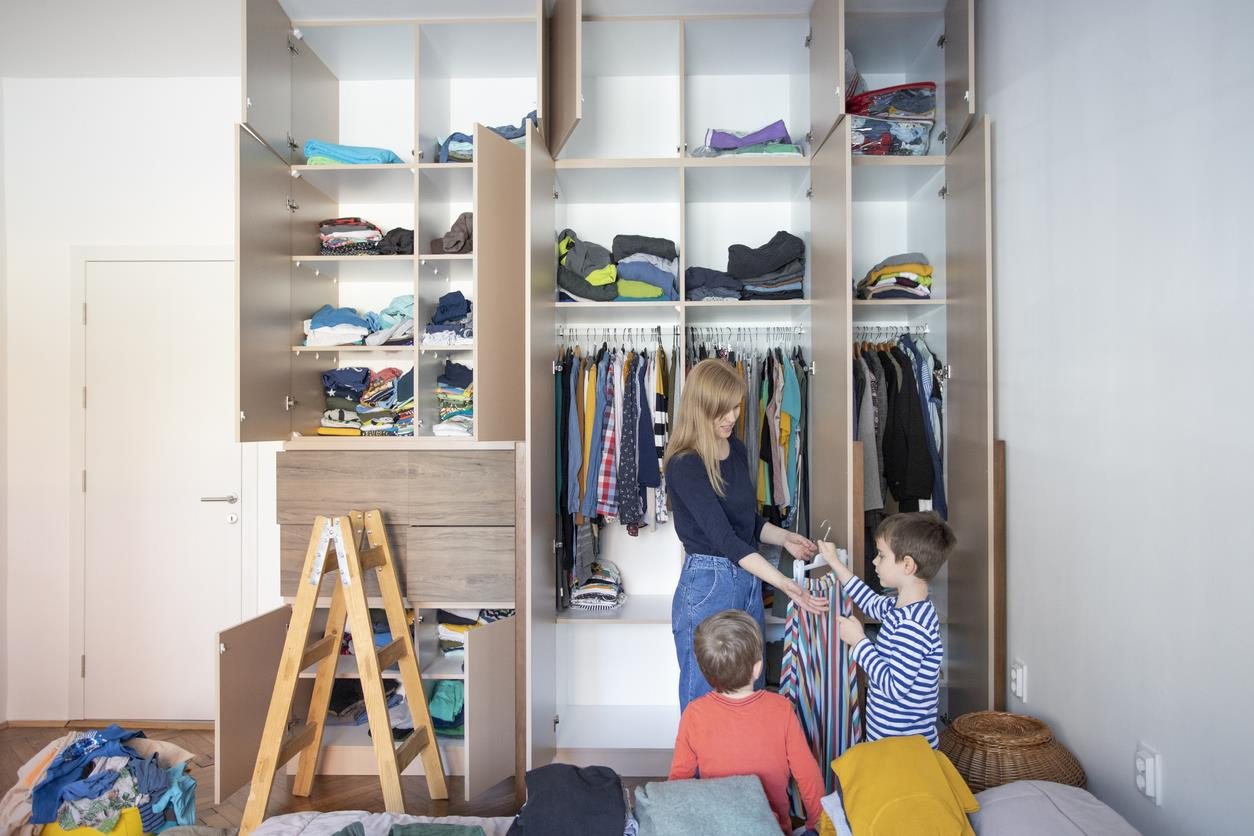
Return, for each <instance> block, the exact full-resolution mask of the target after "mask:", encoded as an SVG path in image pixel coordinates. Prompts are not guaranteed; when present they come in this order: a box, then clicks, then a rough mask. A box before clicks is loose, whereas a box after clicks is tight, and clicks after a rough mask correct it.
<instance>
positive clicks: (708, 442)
mask: <svg viewBox="0 0 1254 836" xmlns="http://www.w3.org/2000/svg"><path fill="white" fill-rule="evenodd" d="M744 399H745V382H744V379H743V378H741V376H740V375H739V374H738V373H737V372H736V369H735V368H734V367H733V366H732V365H731V364H730V363H728V362H726V361H725V360H718V359H715V358H710V359H709V360H702V361H701V362H700V363H697V365H695V366H693V368H692V371H690V372H689V373H688V378H687V380H685V381H684V391H683V394H682V395H680V400H679V414H678V415H677V416H676V417H675V431H674V432H673V433H671V440H670V444H669V445H667V447H666V457H665V459H664V460H663V462H662V466H663V469H665V467H666V465H668V464H670V461H671V459H673V458H675V457H676V456H681V455H683V454H685V453H696V454H697V455H698V456H700V457H701V462H702V464H704V465H705V472H706V475H707V476H709V477H710V485H711V486H713V488H714V492H715V493H716V494H718V495H719V496H723V495H724V493H723V492H724V490H725V489H726V485H725V484H724V482H723V474H722V473H721V472H720V471H719V466H718V463H719V457H718V441H719V439H718V436H717V435H716V434H715V432H714V421H715V419H717V418H718V417H719V416H721V415H726V414H727V413H728V412H730V411H731V410H732V409H733V408H734V407H736V406H738V405H740V404H741V403H742V402H743V401H744Z"/></svg>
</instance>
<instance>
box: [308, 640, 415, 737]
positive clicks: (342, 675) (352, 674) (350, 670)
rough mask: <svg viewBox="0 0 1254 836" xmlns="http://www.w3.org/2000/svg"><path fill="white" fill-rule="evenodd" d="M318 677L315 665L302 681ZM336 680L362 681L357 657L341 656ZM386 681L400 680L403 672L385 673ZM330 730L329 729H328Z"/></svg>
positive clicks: (337, 663)
mask: <svg viewBox="0 0 1254 836" xmlns="http://www.w3.org/2000/svg"><path fill="white" fill-rule="evenodd" d="M317 675H318V668H317V666H316V665H315V666H314V667H312V668H310V669H309V670H305V671H301V672H300V678H301V679H313V678H314V677H315V676H317ZM335 678H336V679H360V678H361V673H360V672H359V671H358V670H357V657H356V656H344V655H341V656H340V657H339V658H338V659H336V661H335ZM383 678H384V679H400V678H401V672H400V669H399V668H395V669H392V670H386V671H383ZM328 728H329V727H328Z"/></svg>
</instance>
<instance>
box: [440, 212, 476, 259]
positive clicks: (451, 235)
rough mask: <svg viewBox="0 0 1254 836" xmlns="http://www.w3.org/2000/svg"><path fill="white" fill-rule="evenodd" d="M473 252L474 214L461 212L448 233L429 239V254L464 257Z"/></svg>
mask: <svg viewBox="0 0 1254 836" xmlns="http://www.w3.org/2000/svg"><path fill="white" fill-rule="evenodd" d="M474 250H475V213H474V212H462V213H461V214H460V215H458V216H457V220H455V221H453V225H452V226H451V227H449V230H448V232H446V233H444V234H443V235H442V236H440V237H439V238H432V239H431V252H432V253H434V254H436V255H438V254H440V253H446V254H456V255H464V254H466V253H472V252H474Z"/></svg>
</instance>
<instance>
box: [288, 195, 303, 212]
mask: <svg viewBox="0 0 1254 836" xmlns="http://www.w3.org/2000/svg"><path fill="white" fill-rule="evenodd" d="M299 208H300V204H299V203H297V202H296V201H295V200H292V198H290V197H289V198H288V199H287V211H289V212H292V213H295V212H296V210H297V209H299Z"/></svg>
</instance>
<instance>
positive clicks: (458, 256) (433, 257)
mask: <svg viewBox="0 0 1254 836" xmlns="http://www.w3.org/2000/svg"><path fill="white" fill-rule="evenodd" d="M474 257H475V254H474V253H422V254H421V255H418V256H415V258H417V259H418V260H419V261H470V260H471V259H473V258H474Z"/></svg>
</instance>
